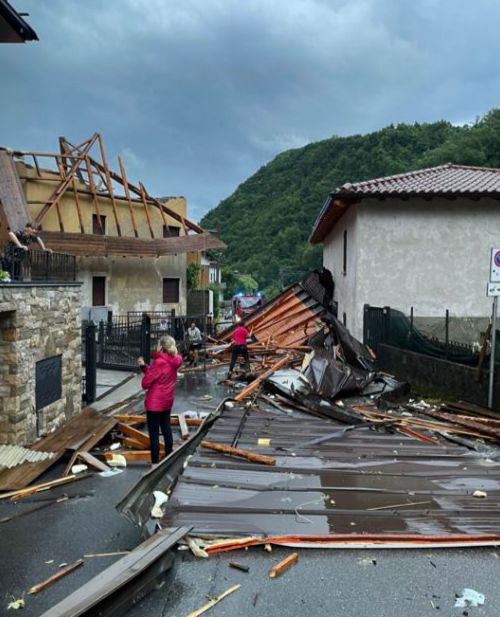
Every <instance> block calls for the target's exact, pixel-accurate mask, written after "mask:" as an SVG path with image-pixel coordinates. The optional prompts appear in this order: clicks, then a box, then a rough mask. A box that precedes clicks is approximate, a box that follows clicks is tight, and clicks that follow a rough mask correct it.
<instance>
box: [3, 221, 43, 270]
mask: <svg viewBox="0 0 500 617" xmlns="http://www.w3.org/2000/svg"><path fill="white" fill-rule="evenodd" d="M32 242H37V243H38V244H39V246H40V247H41V249H42V250H43V251H47V252H49V253H52V250H51V249H48V248H47V247H46V246H45V244H44V243H43V240H42V239H41V238H40V237H39V235H38V228H37V227H36V226H35V225H34V224H33V223H26V225H25V227H24V229H23V230H22V231H16V232H13V231H9V242H8V244H7V246H6V248H5V251H4V255H3V259H2V268H3V270H5V271H6V272H8V273H9V274H10V275H11V278H12V279H14V280H16V279H19V278H21V274H22V270H23V264H24V263H25V262H26V256H27V253H28V251H29V247H30V244H31V243H32Z"/></svg>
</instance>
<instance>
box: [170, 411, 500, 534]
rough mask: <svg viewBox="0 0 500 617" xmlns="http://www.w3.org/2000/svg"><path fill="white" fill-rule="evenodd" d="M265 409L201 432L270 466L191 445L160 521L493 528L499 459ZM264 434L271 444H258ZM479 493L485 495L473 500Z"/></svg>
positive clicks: (455, 530) (221, 525)
mask: <svg viewBox="0 0 500 617" xmlns="http://www.w3.org/2000/svg"><path fill="white" fill-rule="evenodd" d="M337 426H338V427H339V428H340V425H337V424H336V423H335V422H332V421H327V420H325V421H323V420H320V419H317V418H309V417H307V416H300V417H299V416H291V417H288V416H279V415H271V414H268V413H265V412H263V411H252V410H250V411H248V412H247V413H244V412H243V411H242V410H239V409H237V408H235V409H232V410H231V411H230V412H224V414H223V415H222V417H220V418H219V419H218V420H216V421H215V423H214V424H213V425H212V427H211V428H210V430H209V431H208V434H207V435H206V438H207V439H208V440H210V441H216V442H219V443H225V444H227V445H234V446H236V447H240V448H244V449H249V450H252V451H254V452H256V453H261V454H267V455H272V456H273V457H275V458H276V465H275V466H273V467H267V466H264V465H258V464H252V463H249V462H246V461H243V460H241V459H235V458H231V457H228V456H222V455H220V454H219V453H214V452H209V451H207V450H204V449H201V448H198V449H197V450H196V452H195V453H194V456H193V457H192V458H191V459H190V460H189V462H188V465H187V467H186V468H185V470H184V472H183V474H182V475H181V477H180V478H179V480H178V482H177V485H176V486H175V488H174V490H173V492H172V495H171V498H170V500H169V502H168V504H167V509H166V510H165V515H164V518H163V521H162V522H163V524H164V525H180V524H182V525H188V526H191V525H192V526H193V531H192V534H193V535H197V534H198V535H207V534H208V535H211V534H213V535H222V536H226V537H229V536H231V535H243V536H247V535H260V536H265V537H267V536H284V537H287V536H293V535H300V536H301V537H302V538H306V540H307V537H310V538H313V537H314V536H315V535H326V536H332V535H336V534H358V536H359V537H360V538H363V537H364V535H363V534H377V536H378V537H379V538H383V537H384V536H387V537H389V536H391V534H396V535H397V536H398V537H410V536H411V535H415V534H416V536H417V537H420V536H421V537H426V538H427V537H429V536H434V537H438V536H439V537H441V536H445V537H447V536H449V535H450V536H451V535H452V534H467V537H471V538H472V537H476V536H477V534H496V533H497V531H498V523H499V516H498V508H499V506H500V464H499V463H496V462H495V463H493V462H492V463H491V464H488V465H487V466H486V465H485V464H484V461H483V460H482V459H480V458H479V457H477V456H475V455H474V454H472V453H471V452H470V451H469V450H467V449H466V448H463V447H461V446H454V445H452V446H445V445H431V444H426V443H422V442H420V441H416V440H414V439H412V438H410V437H406V436H402V435H399V434H391V433H387V432H383V431H376V430H374V429H373V428H370V427H369V426H366V425H365V426H361V427H359V428H356V429H355V430H351V431H350V432H345V431H341V430H339V431H338V432H337V433H338V434H335V435H333V436H331V437H330V439H329V440H327V441H324V442H322V443H319V444H318V443H316V444H315V445H313V446H308V445H307V442H308V441H311V440H313V439H316V438H318V437H322V436H325V435H327V434H331V433H332V430H333V431H335V428H336V427H337ZM259 438H267V439H269V440H270V445H269V446H265V447H264V446H259V445H258V439H259ZM476 489H480V490H483V491H486V492H487V494H488V498H487V499H483V500H479V499H476V498H474V497H473V496H472V493H473V491H474V490H476Z"/></svg>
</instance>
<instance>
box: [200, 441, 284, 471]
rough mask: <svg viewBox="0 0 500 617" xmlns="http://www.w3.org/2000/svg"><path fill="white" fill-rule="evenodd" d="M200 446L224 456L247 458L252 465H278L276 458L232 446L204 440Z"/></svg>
mask: <svg viewBox="0 0 500 617" xmlns="http://www.w3.org/2000/svg"><path fill="white" fill-rule="evenodd" d="M200 445H201V446H202V447H203V448H207V449H208V450H215V451H217V452H222V453H223V454H228V455H230V456H237V457H240V458H246V459H247V460H248V461H251V462H252V463H262V464H263V465H276V459H275V458H274V457H272V456H266V455H264V454H255V452H251V451H250V450H242V449H241V448H232V447H231V446H226V445H225V444H222V443H215V442H213V441H207V440H206V439H204V440H203V441H202V442H201V444H200Z"/></svg>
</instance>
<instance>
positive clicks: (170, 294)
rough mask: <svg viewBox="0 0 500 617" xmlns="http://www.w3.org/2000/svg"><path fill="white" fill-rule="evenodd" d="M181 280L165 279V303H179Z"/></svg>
mask: <svg viewBox="0 0 500 617" xmlns="http://www.w3.org/2000/svg"><path fill="white" fill-rule="evenodd" d="M179 287H180V280H179V279H163V303H164V304H177V303H178V302H179Z"/></svg>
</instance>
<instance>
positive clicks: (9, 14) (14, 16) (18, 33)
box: [0, 0, 39, 43]
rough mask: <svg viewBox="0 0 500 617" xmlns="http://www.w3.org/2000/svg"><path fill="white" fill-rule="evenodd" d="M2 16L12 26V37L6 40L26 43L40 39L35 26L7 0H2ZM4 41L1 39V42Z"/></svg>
mask: <svg viewBox="0 0 500 617" xmlns="http://www.w3.org/2000/svg"><path fill="white" fill-rule="evenodd" d="M0 18H3V20H4V22H5V23H6V24H7V25H8V26H9V27H10V28H11V31H12V33H13V35H14V36H13V38H12V39H6V40H5V41H4V42H9V43H12V42H14V43H15V42H17V43H25V42H26V41H38V40H39V38H38V36H37V33H36V32H35V31H34V30H33V28H32V27H31V26H30V25H29V24H28V23H27V22H26V21H25V20H24V19H23V18H22V17H21V15H20V14H19V13H18V12H17V11H16V10H15V9H14V8H13V7H12V6H11V5H10V4H9V3H8V2H7V0H0ZM1 42H3V41H2V40H1V39H0V43H1Z"/></svg>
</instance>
